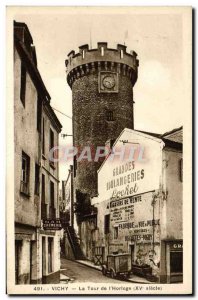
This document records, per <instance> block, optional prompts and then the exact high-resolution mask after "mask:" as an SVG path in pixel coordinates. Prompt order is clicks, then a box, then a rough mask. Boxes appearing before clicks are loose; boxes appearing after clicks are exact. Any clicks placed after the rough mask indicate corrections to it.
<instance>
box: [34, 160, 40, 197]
mask: <svg viewBox="0 0 198 300" xmlns="http://www.w3.org/2000/svg"><path fill="white" fill-rule="evenodd" d="M39 179H40V167H39V165H38V164H35V188H34V193H35V195H39V187H40V180H39Z"/></svg>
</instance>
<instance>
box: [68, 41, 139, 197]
mask: <svg viewBox="0 0 198 300" xmlns="http://www.w3.org/2000/svg"><path fill="white" fill-rule="evenodd" d="M136 57H137V54H136V53H135V52H134V51H131V52H130V53H127V52H126V46H124V45H120V44H118V45H117V49H110V48H108V47H107V43H98V47H97V49H89V46H88V45H83V46H81V47H79V53H75V52H74V51H71V52H70V53H69V54H68V59H67V60H66V61H65V64H66V68H67V82H68V84H69V86H70V87H71V89H72V99H73V143H74V146H77V147H79V148H80V149H82V148H83V147H85V146H90V147H91V149H92V154H93V153H94V152H95V151H96V147H97V146H104V145H105V143H106V141H107V140H114V139H116V138H117V137H118V135H119V134H120V133H121V131H122V130H123V129H124V128H130V129H133V118H134V110H133V103H134V102H133V86H134V84H135V82H136V80H137V74H138V60H137V58H136ZM101 163H102V161H100V162H94V161H92V162H88V161H84V162H83V161H81V162H77V160H76V158H75V160H74V177H75V188H76V190H78V191H80V193H82V194H84V195H87V196H88V198H89V197H93V196H96V195H97V170H98V168H99V167H100V165H101ZM85 198H87V197H85Z"/></svg>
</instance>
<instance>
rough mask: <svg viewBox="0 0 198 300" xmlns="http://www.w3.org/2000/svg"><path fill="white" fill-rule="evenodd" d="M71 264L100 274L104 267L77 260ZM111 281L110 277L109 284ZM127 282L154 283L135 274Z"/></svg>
mask: <svg viewBox="0 0 198 300" xmlns="http://www.w3.org/2000/svg"><path fill="white" fill-rule="evenodd" d="M70 262H73V263H77V264H80V265H82V266H86V267H89V268H92V269H95V270H97V271H100V272H101V271H102V267H101V266H97V265H95V264H94V263H93V262H91V261H89V260H75V261H70ZM66 265H67V264H66ZM101 275H102V274H101ZM102 276H103V275H102ZM89 278H90V276H89ZM103 278H105V276H103ZM109 280H110V278H109V277H108V282H109ZM111 280H112V279H111ZM122 281H123V280H122ZM125 281H127V282H132V283H139V284H151V283H152V282H150V281H148V280H147V279H146V278H143V277H139V276H136V275H134V274H132V275H131V277H130V278H128V279H126V280H125Z"/></svg>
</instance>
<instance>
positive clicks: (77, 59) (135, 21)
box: [6, 6, 193, 295]
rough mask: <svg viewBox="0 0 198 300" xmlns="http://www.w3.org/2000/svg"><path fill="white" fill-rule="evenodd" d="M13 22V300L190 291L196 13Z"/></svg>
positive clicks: (34, 10) (26, 13)
mask: <svg viewBox="0 0 198 300" xmlns="http://www.w3.org/2000/svg"><path fill="white" fill-rule="evenodd" d="M6 20H7V293H8V294H65V295H86V294H90V295H111V294H116V295H118V294H119V295H133V294H134V295H135V294H141V295H145V294H148V295H152V294H157V295H169V294H178V295H179V294H188V295H189V294H192V282H193V278H192V8H191V7H179V6H178V7H50V6H49V7H47V6H46V7H39V6H34V7H33V6H32V7H31V6H27V7H25V6H23V7H22V6H21V7H20V6H18V7H7V19H6Z"/></svg>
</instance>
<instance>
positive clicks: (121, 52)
mask: <svg viewBox="0 0 198 300" xmlns="http://www.w3.org/2000/svg"><path fill="white" fill-rule="evenodd" d="M120 58H123V50H121V51H120Z"/></svg>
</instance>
